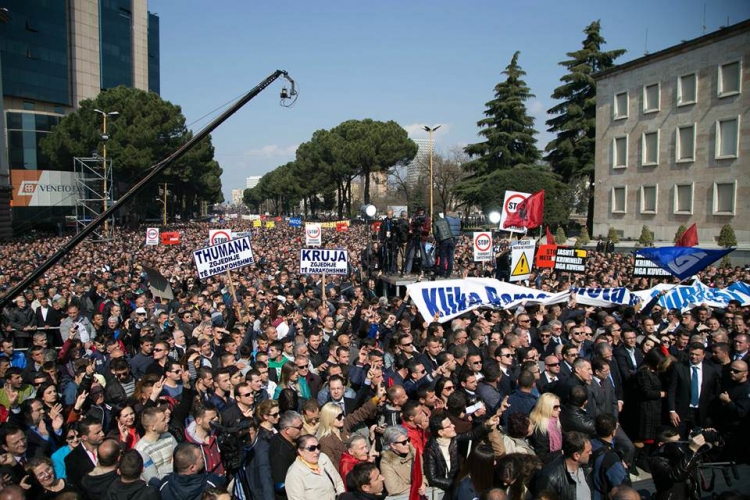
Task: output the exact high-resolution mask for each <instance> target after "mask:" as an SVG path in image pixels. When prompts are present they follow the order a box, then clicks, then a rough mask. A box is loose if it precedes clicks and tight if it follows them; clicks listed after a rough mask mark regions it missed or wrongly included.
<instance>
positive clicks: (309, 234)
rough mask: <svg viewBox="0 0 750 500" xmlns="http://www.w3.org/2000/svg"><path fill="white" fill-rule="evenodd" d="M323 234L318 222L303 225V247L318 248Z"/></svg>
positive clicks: (321, 242)
mask: <svg viewBox="0 0 750 500" xmlns="http://www.w3.org/2000/svg"><path fill="white" fill-rule="evenodd" d="M322 234H323V231H322V229H321V228H320V223H319V222H311V223H309V224H305V246H308V247H311V246H320V245H322V244H323V238H321V236H322Z"/></svg>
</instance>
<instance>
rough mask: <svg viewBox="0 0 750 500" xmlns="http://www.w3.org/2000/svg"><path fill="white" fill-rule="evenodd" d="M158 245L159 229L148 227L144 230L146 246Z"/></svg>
mask: <svg viewBox="0 0 750 500" xmlns="http://www.w3.org/2000/svg"><path fill="white" fill-rule="evenodd" d="M158 244H159V229H158V228H156V227H150V228H148V229H146V245H158Z"/></svg>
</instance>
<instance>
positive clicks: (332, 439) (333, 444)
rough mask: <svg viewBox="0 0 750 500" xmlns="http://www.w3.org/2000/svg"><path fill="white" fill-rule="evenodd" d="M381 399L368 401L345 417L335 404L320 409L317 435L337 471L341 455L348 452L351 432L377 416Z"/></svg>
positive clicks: (325, 405) (324, 451)
mask: <svg viewBox="0 0 750 500" xmlns="http://www.w3.org/2000/svg"><path fill="white" fill-rule="evenodd" d="M379 400H380V398H379V397H377V396H376V397H374V398H372V399H370V400H368V401H367V402H366V403H365V404H363V405H362V406H360V407H359V408H357V409H356V410H355V411H354V412H352V413H350V414H349V415H344V412H343V410H342V409H341V407H340V406H339V405H337V404H335V403H326V404H324V405H323V408H321V409H320V426H319V427H318V433H317V434H316V436H317V438H318V441H319V442H320V446H321V448H322V450H323V453H325V454H326V455H328V456H329V457H330V458H331V461H332V462H333V465H334V467H336V470H339V465H340V463H341V455H343V453H344V452H345V451H346V440H347V439H349V436H350V434H351V430H352V429H353V428H354V427H356V426H358V425H359V424H361V423H362V422H364V421H366V420H369V419H371V418H374V417H375V416H376V415H377V411H378V407H377V404H378V402H379Z"/></svg>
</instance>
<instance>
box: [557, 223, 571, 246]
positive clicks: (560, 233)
mask: <svg viewBox="0 0 750 500" xmlns="http://www.w3.org/2000/svg"><path fill="white" fill-rule="evenodd" d="M566 241H568V237H567V236H565V230H564V229H563V228H562V226H560V227H558V228H557V231H556V232H555V243H557V244H558V245H564V244H565V242H566Z"/></svg>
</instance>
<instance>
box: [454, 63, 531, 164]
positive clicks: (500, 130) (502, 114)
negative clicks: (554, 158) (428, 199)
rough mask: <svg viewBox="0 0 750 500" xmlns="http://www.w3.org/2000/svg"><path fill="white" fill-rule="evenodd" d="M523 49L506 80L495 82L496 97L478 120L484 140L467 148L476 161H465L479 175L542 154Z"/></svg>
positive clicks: (528, 161)
mask: <svg viewBox="0 0 750 500" xmlns="http://www.w3.org/2000/svg"><path fill="white" fill-rule="evenodd" d="M519 54H520V52H516V53H515V54H513V58H512V59H511V61H510V64H509V65H508V66H507V67H506V68H505V71H503V74H504V75H506V76H507V78H506V79H505V81H503V82H500V83H498V84H497V85H496V86H495V98H494V99H493V100H491V101H490V102H488V103H487V104H485V106H486V108H487V109H486V110H485V112H484V115H485V116H486V118H484V119H482V120H480V121H478V122H477V125H478V126H479V128H480V131H479V135H480V136H481V137H483V138H484V139H485V141H484V142H480V143H477V144H470V145H468V146H466V148H465V151H466V153H467V154H469V155H470V156H472V157H476V158H475V159H473V160H472V161H470V162H468V163H467V164H466V165H464V168H466V169H467V170H468V171H470V172H474V174H475V175H476V176H483V175H487V174H490V173H493V172H495V171H496V170H505V169H510V168H517V167H530V166H533V165H534V164H535V163H536V162H537V161H538V160H539V159H540V157H541V155H540V153H539V150H538V149H537V147H536V138H535V137H534V136H535V135H536V134H537V131H536V130H535V129H534V119H533V118H532V117H530V116H529V115H528V113H527V112H526V105H525V104H524V103H525V102H526V101H527V100H529V99H531V98H532V97H534V95H533V94H532V93H531V92H530V91H529V87H528V86H527V85H526V82H524V81H523V80H522V77H523V76H524V75H525V74H526V72H524V71H523V70H522V69H521V67H520V66H519V65H518V56H519Z"/></svg>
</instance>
